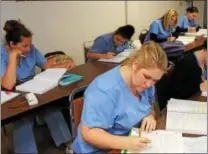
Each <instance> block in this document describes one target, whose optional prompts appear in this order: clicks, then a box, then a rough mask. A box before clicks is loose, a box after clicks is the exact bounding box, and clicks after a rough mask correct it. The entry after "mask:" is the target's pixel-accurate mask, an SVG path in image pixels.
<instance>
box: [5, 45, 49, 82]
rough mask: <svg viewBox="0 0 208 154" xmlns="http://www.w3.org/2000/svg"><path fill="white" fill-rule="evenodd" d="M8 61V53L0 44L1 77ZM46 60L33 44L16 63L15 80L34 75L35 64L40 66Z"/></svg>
mask: <svg viewBox="0 0 208 154" xmlns="http://www.w3.org/2000/svg"><path fill="white" fill-rule="evenodd" d="M8 61H9V54H8V52H7V50H6V46H5V45H1V77H3V76H4V74H5V72H6V69H7V66H8ZM46 62H47V60H46V59H45V57H44V56H43V55H42V54H41V53H40V51H39V50H38V49H36V48H35V46H34V45H32V46H31V49H30V51H29V52H28V54H27V55H26V57H21V58H20V62H19V64H18V65H17V69H16V74H17V80H24V79H26V78H29V77H31V76H34V75H35V66H38V67H42V66H43V65H44V64H46Z"/></svg>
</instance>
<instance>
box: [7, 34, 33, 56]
mask: <svg viewBox="0 0 208 154" xmlns="http://www.w3.org/2000/svg"><path fill="white" fill-rule="evenodd" d="M31 45H32V37H23V38H22V41H21V42H19V43H17V44H13V42H11V43H10V46H11V48H12V49H16V50H20V51H22V54H23V55H26V54H27V53H28V52H29V51H30V49H31Z"/></svg>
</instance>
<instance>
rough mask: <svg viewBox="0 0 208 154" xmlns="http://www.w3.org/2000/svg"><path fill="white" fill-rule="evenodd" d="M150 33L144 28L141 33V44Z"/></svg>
mask: <svg viewBox="0 0 208 154" xmlns="http://www.w3.org/2000/svg"><path fill="white" fill-rule="evenodd" d="M147 34H148V30H147V29H143V30H142V31H141V32H140V34H139V40H140V42H141V44H143V43H144V40H145V37H146V35H147Z"/></svg>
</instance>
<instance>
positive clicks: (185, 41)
mask: <svg viewBox="0 0 208 154" xmlns="http://www.w3.org/2000/svg"><path fill="white" fill-rule="evenodd" d="M195 39H196V37H195V36H179V37H178V38H177V39H176V41H181V42H182V43H183V44H184V45H187V44H189V43H192V42H194V41H195Z"/></svg>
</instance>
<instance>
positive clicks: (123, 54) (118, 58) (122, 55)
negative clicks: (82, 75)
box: [98, 49, 134, 63]
mask: <svg viewBox="0 0 208 154" xmlns="http://www.w3.org/2000/svg"><path fill="white" fill-rule="evenodd" d="M133 50H134V49H126V50H124V51H123V52H121V53H119V54H117V55H116V56H114V57H113V58H111V59H99V60H98V61H100V62H109V63H121V62H122V61H124V60H125V59H127V58H128V57H129V55H130V54H131V53H132V51H133Z"/></svg>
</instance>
